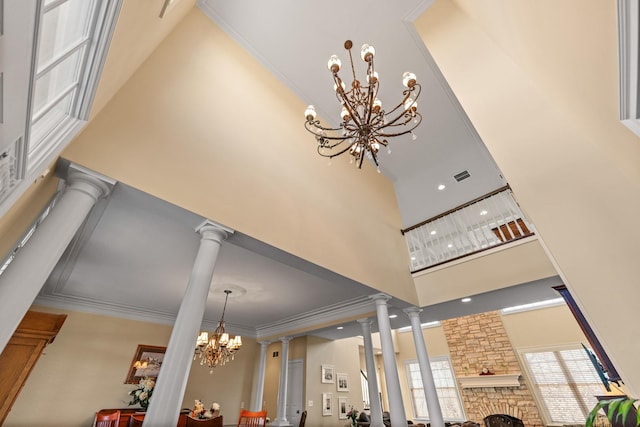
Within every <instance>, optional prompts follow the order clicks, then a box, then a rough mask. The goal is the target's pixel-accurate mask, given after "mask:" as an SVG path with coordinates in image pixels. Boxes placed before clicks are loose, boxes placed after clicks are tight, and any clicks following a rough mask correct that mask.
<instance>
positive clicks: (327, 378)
mask: <svg viewBox="0 0 640 427" xmlns="http://www.w3.org/2000/svg"><path fill="white" fill-rule="evenodd" d="M322 382H323V383H327V384H333V365H322Z"/></svg>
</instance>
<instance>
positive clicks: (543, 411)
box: [518, 343, 605, 425]
mask: <svg viewBox="0 0 640 427" xmlns="http://www.w3.org/2000/svg"><path fill="white" fill-rule="evenodd" d="M567 350H579V351H581V352H583V353H584V356H585V359H586V360H587V361H588V364H589V366H591V367H593V365H592V364H591V360H589V356H588V355H587V353H586V352H585V351H584V349H583V348H582V345H581V344H580V343H569V344H564V345H556V346H544V347H526V348H520V349H518V358H519V359H520V365H521V366H522V367H523V368H524V372H523V374H524V375H525V376H526V379H527V383H528V384H529V385H530V389H531V392H532V393H533V397H534V400H535V401H536V404H537V405H538V408H539V410H540V415H541V416H542V418H543V420H544V421H545V425H564V424H571V423H572V422H568V421H556V420H553V419H552V417H551V414H550V412H549V409H548V408H547V405H546V403H545V400H544V398H543V396H542V395H541V392H540V389H539V387H538V385H537V384H536V382H535V381H534V376H533V374H532V372H531V368H530V366H529V363H528V362H527V358H526V356H525V355H526V354H527V353H538V352H561V351H567ZM593 373H594V379H595V381H594V384H598V385H600V384H602V382H601V381H600V378H599V376H598V373H597V372H596V370H595V368H593ZM604 393H605V391H604V386H602V394H604ZM596 402H597V399H596V398H595V397H594V400H593V402H592V403H593V404H591V403H589V402H585V406H586V408H587V409H588V410H591V408H593V406H595V404H596ZM585 415H586V414H585ZM573 423H576V424H580V423H584V421H579V420H575V421H574V422H573Z"/></svg>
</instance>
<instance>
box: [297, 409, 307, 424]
mask: <svg viewBox="0 0 640 427" xmlns="http://www.w3.org/2000/svg"><path fill="white" fill-rule="evenodd" d="M306 421H307V411H302V415H300V424H298V427H304V423H305V422H306Z"/></svg>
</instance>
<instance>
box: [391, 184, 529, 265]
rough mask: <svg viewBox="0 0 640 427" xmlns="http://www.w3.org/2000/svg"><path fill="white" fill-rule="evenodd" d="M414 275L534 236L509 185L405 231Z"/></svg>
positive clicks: (403, 232)
mask: <svg viewBox="0 0 640 427" xmlns="http://www.w3.org/2000/svg"><path fill="white" fill-rule="evenodd" d="M402 234H404V236H405V238H406V239H407V245H408V246H409V254H410V256H411V264H410V268H411V272H412V273H417V272H419V271H422V270H425V269H427V268H430V267H434V266H436V265H439V264H442V263H445V262H449V261H452V260H455V259H458V258H462V257H465V256H469V255H471V254H475V253H477V252H481V251H484V250H487V249H490V248H494V247H497V246H500V245H503V244H505V243H511V242H513V241H515V240H518V239H522V238H524V237H527V236H531V235H532V234H534V233H533V226H532V225H531V223H530V222H529V221H528V220H527V219H526V218H525V216H524V214H523V213H522V211H521V210H520V207H519V206H518V204H517V203H516V201H515V199H514V198H513V194H512V193H511V189H510V188H509V186H505V187H502V188H499V189H498V190H496V191H493V192H491V193H489V194H486V195H484V196H482V197H479V198H478V199H475V200H472V201H471V202H468V203H465V204H464V205H462V206H459V207H457V208H455V209H451V210H450V211H447V212H445V213H443V214H440V215H438V216H435V217H433V218H430V219H428V220H426V221H423V222H421V223H419V224H416V225H414V226H412V227H409V228H406V229H404V230H402Z"/></svg>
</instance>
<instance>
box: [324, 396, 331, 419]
mask: <svg viewBox="0 0 640 427" xmlns="http://www.w3.org/2000/svg"><path fill="white" fill-rule="evenodd" d="M331 415H333V394H331V393H322V416H323V417H329V416H331Z"/></svg>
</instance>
